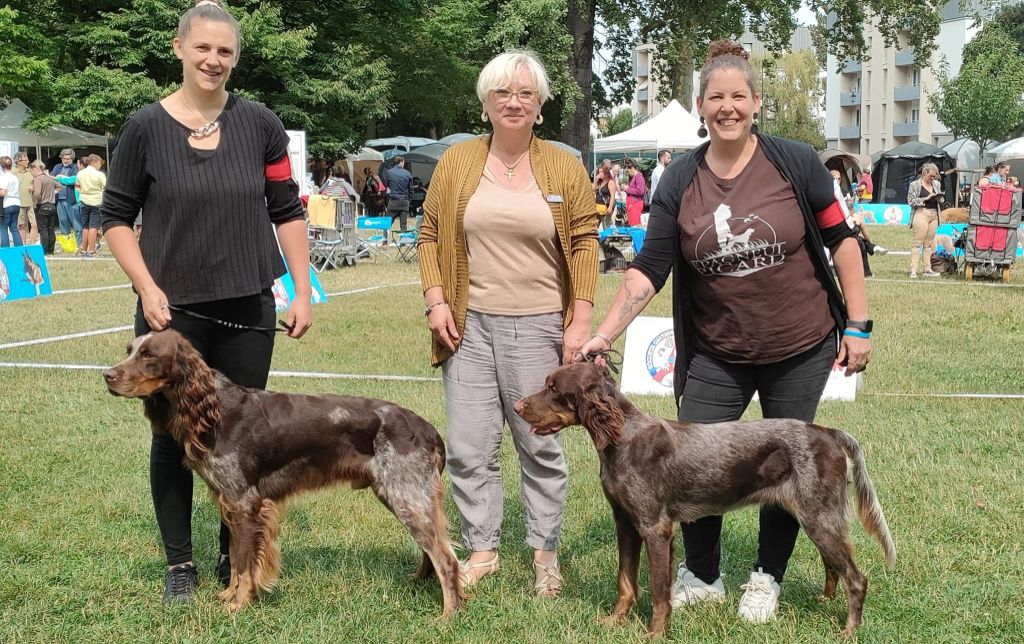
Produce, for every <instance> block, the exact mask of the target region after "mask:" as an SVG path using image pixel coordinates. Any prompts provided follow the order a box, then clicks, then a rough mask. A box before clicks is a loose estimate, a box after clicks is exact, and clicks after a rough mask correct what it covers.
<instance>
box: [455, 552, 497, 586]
mask: <svg viewBox="0 0 1024 644" xmlns="http://www.w3.org/2000/svg"><path fill="white" fill-rule="evenodd" d="M500 569H501V564H500V563H498V553H497V552H495V553H494V556H493V557H491V558H490V559H488V560H487V561H478V562H476V563H469V560H466V561H460V562H459V579H460V580H461V581H462V587H463V588H469V587H470V586H472V585H473V584H476V583H477V582H479V581H480V580H481V579H483V578H484V577H486V576H488V575H493V574H494V573H496V572H498V571H499V570H500ZM472 570H480V571H481V574H479V575H470V571H472Z"/></svg>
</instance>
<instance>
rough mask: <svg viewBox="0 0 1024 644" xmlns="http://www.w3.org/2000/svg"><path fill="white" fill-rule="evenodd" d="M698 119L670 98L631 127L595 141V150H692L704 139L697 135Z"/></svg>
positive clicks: (602, 151) (599, 151) (705, 139)
mask: <svg viewBox="0 0 1024 644" xmlns="http://www.w3.org/2000/svg"><path fill="white" fill-rule="evenodd" d="M699 127H700V121H698V120H697V119H695V118H694V117H693V115H692V114H690V113H689V112H687V111H686V109H685V108H683V106H682V105H680V104H679V101H677V100H675V99H673V100H672V101H671V102H670V103H669V104H668V105H667V106H665V109H663V110H662V111H661V112H659V113H658V114H657V115H656V116H654V117H652V118H649V119H647V120H646V121H644V122H643V123H641V124H640V125H638V126H636V127H634V128H633V129H631V130H626V131H625V132H621V133H619V134H615V135H612V136H606V137H605V138H603V139H597V140H596V141H594V151H595V152H596V153H604V152H642V151H645V150H654V151H657V150H672V151H685V150H691V149H693V148H695V147H697V146H698V145H700V144H701V143H704V142H705V141H707V137H705V138H701V137H699V136H697V129H698V128H699Z"/></svg>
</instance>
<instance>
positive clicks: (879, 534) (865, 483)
mask: <svg viewBox="0 0 1024 644" xmlns="http://www.w3.org/2000/svg"><path fill="white" fill-rule="evenodd" d="M835 436H836V438H837V439H839V443H840V444H841V445H842V447H843V451H845V452H846V456H847V457H848V458H849V459H850V462H851V463H852V464H853V487H854V495H855V496H856V497H857V514H858V515H859V516H860V522H861V524H862V525H863V526H864V529H865V530H867V532H868V534H870V535H871V536H872V537H874V538H875V540H877V541H878V543H879V545H881V546H882V550H883V551H885V561H886V563H887V564H888V565H889V567H890V568H892V566H893V565H894V564H895V563H896V544H894V543H893V541H892V534H891V533H890V532H889V523H888V522H887V521H886V520H885V513H884V512H882V504H881V503H879V501H878V495H877V494H875V485H874V484H873V483H872V482H871V477H870V476H868V466H867V464H866V463H865V462H864V452H863V451H862V450H861V448H860V444H859V443H857V440H856V439H855V438H854V437H853V436H850V435H849V434H847V433H846V432H844V431H842V430H838V429H837V430H836V433H835Z"/></svg>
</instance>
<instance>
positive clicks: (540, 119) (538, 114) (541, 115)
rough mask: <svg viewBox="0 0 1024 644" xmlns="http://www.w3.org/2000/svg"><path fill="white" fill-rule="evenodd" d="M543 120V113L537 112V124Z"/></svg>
mask: <svg viewBox="0 0 1024 644" xmlns="http://www.w3.org/2000/svg"><path fill="white" fill-rule="evenodd" d="M543 122H544V115H543V114H541V113H540V112H537V125H540V124H541V123H543Z"/></svg>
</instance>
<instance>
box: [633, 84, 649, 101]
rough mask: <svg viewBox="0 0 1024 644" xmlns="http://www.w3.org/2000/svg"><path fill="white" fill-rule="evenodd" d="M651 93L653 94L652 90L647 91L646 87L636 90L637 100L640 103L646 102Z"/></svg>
mask: <svg viewBox="0 0 1024 644" xmlns="http://www.w3.org/2000/svg"><path fill="white" fill-rule="evenodd" d="M650 93H651V92H650V90H649V89H647V88H646V87H644V88H642V89H638V90H636V100H638V101H646V100H647V98H648V96H650Z"/></svg>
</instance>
